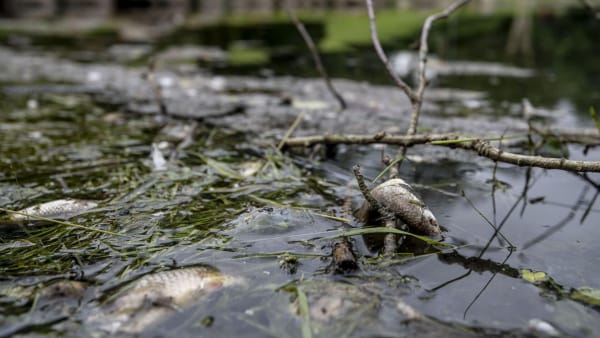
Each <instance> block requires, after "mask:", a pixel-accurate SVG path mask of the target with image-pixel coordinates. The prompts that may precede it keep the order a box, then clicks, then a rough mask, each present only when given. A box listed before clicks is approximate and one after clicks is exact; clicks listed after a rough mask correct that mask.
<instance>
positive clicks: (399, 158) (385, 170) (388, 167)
mask: <svg viewBox="0 0 600 338" xmlns="http://www.w3.org/2000/svg"><path fill="white" fill-rule="evenodd" d="M403 159H404V157H402V156H400V157H398V158H397V159H395V160H393V161H392V163H390V164H389V165H388V166H387V167H385V169H383V170H382V171H381V172H380V173H379V175H377V177H375V178H374V179H373V180H372V181H371V183H375V182H377V180H378V179H380V178H381V177H383V175H385V173H387V172H388V170H390V169H391V168H393V167H394V166H395V165H396V164H398V162H400V161H402V160H403Z"/></svg>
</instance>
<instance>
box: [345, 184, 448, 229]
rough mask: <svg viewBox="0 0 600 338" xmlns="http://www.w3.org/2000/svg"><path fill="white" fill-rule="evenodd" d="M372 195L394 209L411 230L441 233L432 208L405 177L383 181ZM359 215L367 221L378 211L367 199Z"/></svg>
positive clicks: (388, 207)
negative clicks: (430, 208)
mask: <svg viewBox="0 0 600 338" xmlns="http://www.w3.org/2000/svg"><path fill="white" fill-rule="evenodd" d="M371 196H373V198H374V199H375V200H376V201H378V202H379V203H380V204H381V205H383V206H384V207H386V208H387V209H388V210H390V211H392V212H393V213H394V215H396V216H397V217H398V218H399V219H400V220H401V221H403V222H404V223H405V224H406V225H407V226H408V227H409V228H410V229H411V230H413V231H417V232H419V233H422V234H426V235H429V236H433V235H437V234H439V233H441V229H440V226H439V223H438V221H437V219H436V218H435V216H434V215H433V213H432V212H431V210H429V208H428V207H427V205H425V202H423V200H421V198H420V197H418V195H417V194H416V193H415V192H414V191H413V189H412V187H411V186H410V185H409V184H408V183H406V182H405V181H404V180H403V179H400V178H395V179H391V180H388V181H385V182H383V183H382V184H380V185H378V186H377V187H375V188H373V190H371ZM357 216H358V218H359V219H360V220H361V221H363V222H365V223H367V222H368V221H369V220H371V219H374V218H375V217H377V216H378V212H377V210H374V209H373V208H372V207H371V206H370V204H369V202H367V201H365V202H364V203H363V205H362V207H361V208H360V210H359V212H358V215H357Z"/></svg>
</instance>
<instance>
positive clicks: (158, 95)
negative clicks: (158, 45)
mask: <svg viewBox="0 0 600 338" xmlns="http://www.w3.org/2000/svg"><path fill="white" fill-rule="evenodd" d="M155 69H156V58H155V57H152V58H150V61H148V69H147V71H146V79H147V80H148V84H150V88H151V89H152V93H153V94H154V100H155V101H156V104H158V108H159V109H160V113H161V114H162V115H167V114H168V111H167V105H166V104H165V100H164V99H163V95H162V89H161V87H160V84H159V83H158V82H157V81H156V75H155V73H154V71H155Z"/></svg>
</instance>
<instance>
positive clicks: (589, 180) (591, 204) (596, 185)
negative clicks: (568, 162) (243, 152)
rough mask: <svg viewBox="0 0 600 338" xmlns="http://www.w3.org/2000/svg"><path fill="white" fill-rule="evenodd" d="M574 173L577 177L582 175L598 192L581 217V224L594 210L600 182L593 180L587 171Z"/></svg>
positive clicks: (599, 191)
mask: <svg viewBox="0 0 600 338" xmlns="http://www.w3.org/2000/svg"><path fill="white" fill-rule="evenodd" d="M573 174H574V175H576V176H577V177H580V178H581V179H583V180H584V181H586V182H587V183H589V184H591V185H592V186H593V187H594V188H595V189H596V194H595V195H594V197H592V200H591V201H590V203H589V204H588V206H587V208H585V211H584V212H583V215H582V216H581V219H579V224H582V223H583V222H584V221H585V219H586V218H587V216H588V215H589V213H590V211H592V207H593V206H594V204H595V203H596V199H598V195H600V184H598V183H596V182H595V181H594V180H592V179H591V178H590V177H589V175H588V174H587V173H583V174H581V173H573Z"/></svg>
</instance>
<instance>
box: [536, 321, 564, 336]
mask: <svg viewBox="0 0 600 338" xmlns="http://www.w3.org/2000/svg"><path fill="white" fill-rule="evenodd" d="M527 327H528V328H529V330H531V331H533V332H532V333H538V334H543V335H547V336H550V337H560V336H562V334H561V333H560V332H559V331H558V330H557V329H556V328H554V326H552V324H550V323H548V322H546V321H543V320H541V319H537V318H534V319H530V320H529V322H528V323H527Z"/></svg>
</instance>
